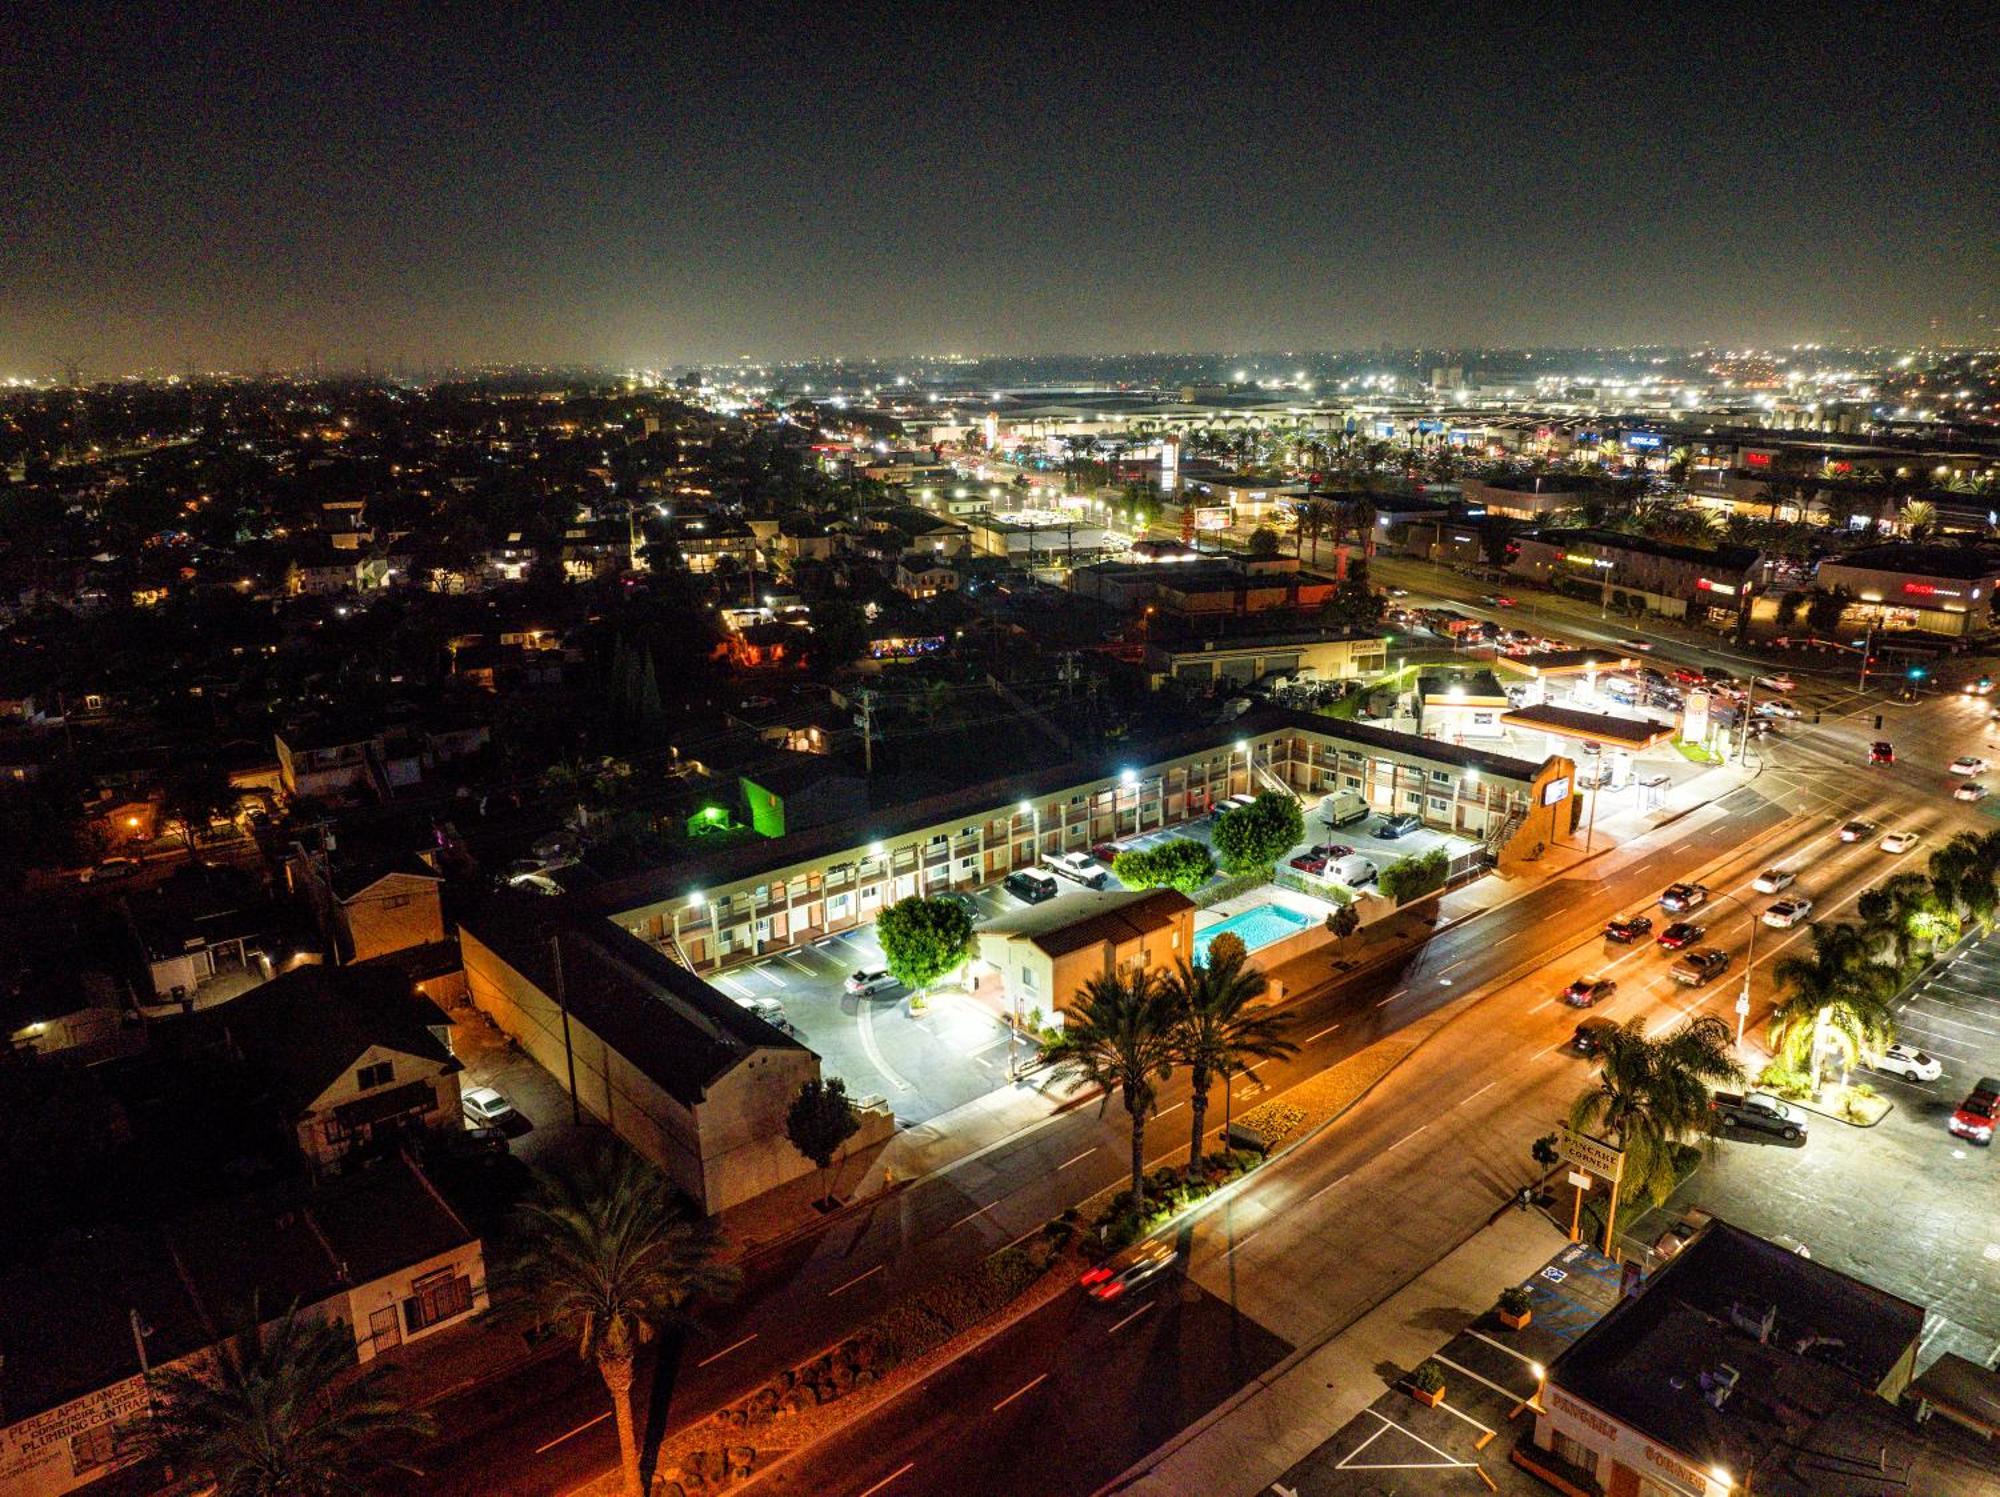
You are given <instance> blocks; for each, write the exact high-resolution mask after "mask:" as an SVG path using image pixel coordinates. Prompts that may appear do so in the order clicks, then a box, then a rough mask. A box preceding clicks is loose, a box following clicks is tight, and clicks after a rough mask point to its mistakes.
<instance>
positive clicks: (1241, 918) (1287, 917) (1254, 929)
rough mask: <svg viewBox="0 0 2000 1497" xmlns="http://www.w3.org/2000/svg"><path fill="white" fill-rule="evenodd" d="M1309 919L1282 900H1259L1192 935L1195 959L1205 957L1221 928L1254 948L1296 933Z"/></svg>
mask: <svg viewBox="0 0 2000 1497" xmlns="http://www.w3.org/2000/svg"><path fill="white" fill-rule="evenodd" d="M1311 924H1312V921H1310V920H1308V919H1307V918H1306V917H1305V916H1304V915H1301V914H1298V913H1297V912H1296V911H1293V910H1288V909H1286V908H1285V907H1284V906H1283V905H1281V904H1260V905H1255V906H1253V907H1252V908H1250V909H1247V910H1245V911H1243V913H1242V914H1240V915H1231V916H1230V917H1229V918H1228V919H1227V920H1224V921H1222V922H1221V923H1220V924H1218V925H1211V926H1210V927H1209V928H1208V929H1207V930H1204V931H1198V932H1196V933H1195V938H1194V959H1195V961H1196V962H1198V963H1203V964H1206V962H1207V961H1208V943H1209V942H1210V941H1213V940H1214V939H1215V938H1216V937H1217V936H1219V935H1221V934H1222V933H1223V932H1224V931H1228V932H1229V933H1230V934H1231V935H1233V936H1235V937H1236V938H1237V939H1238V940H1239V941H1241V942H1242V943H1243V949H1244V950H1245V951H1255V950H1256V949H1257V948H1258V947H1260V946H1269V945H1270V944H1271V943H1272V942H1273V941H1282V940H1284V939H1285V937H1286V936H1295V935H1297V934H1298V933H1299V932H1300V931H1302V930H1304V929H1305V928H1306V927H1307V926H1309V925H1311Z"/></svg>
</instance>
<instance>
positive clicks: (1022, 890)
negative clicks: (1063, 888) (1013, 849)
mask: <svg viewBox="0 0 2000 1497" xmlns="http://www.w3.org/2000/svg"><path fill="white" fill-rule="evenodd" d="M1000 887H1001V888H1003V889H1005V890H1006V891H1007V892H1008V893H1009V894H1011V895H1013V896H1014V897H1015V898H1016V899H1019V900H1022V901H1024V902H1025V903H1027V904H1040V903H1041V902H1042V901H1043V900H1045V899H1054V898H1055V897H1056V894H1057V893H1058V892H1059V891H1058V890H1057V888H1056V881H1055V878H1054V876H1053V875H1051V874H1047V873H1044V872H1042V870H1041V869H1039V868H1022V869H1018V870H1016V871H1015V872H1013V873H1010V874H1008V875H1007V876H1006V877H1005V878H1004V879H1002V880H1001V881H1000Z"/></svg>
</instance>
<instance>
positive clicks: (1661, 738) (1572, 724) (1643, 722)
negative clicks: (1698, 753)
mask: <svg viewBox="0 0 2000 1497" xmlns="http://www.w3.org/2000/svg"><path fill="white" fill-rule="evenodd" d="M1500 721H1501V723H1502V724H1503V725H1505V726H1506V727H1509V728H1527V729H1533V730H1535V731H1537V732H1542V733H1550V734H1553V735H1554V736H1555V737H1557V738H1573V739H1576V740H1578V741H1579V742H1589V743H1601V744H1604V745H1606V746H1607V747H1610V748H1621V749H1627V750H1630V751H1631V752H1633V753H1637V752H1638V751H1639V750H1641V749H1649V748H1651V747H1653V745H1654V744H1656V743H1665V742H1667V741H1668V740H1669V739H1671V738H1672V737H1673V736H1674V725H1673V724H1672V723H1663V722H1659V721H1657V720H1656V719H1654V718H1650V717H1614V716H1612V715H1611V714H1610V713H1608V712H1585V711H1583V710H1582V709H1581V708H1578V707H1551V706H1547V705H1543V706H1538V707H1517V708H1515V709H1514V710H1513V711H1512V712H1508V713H1504V714H1503V715H1502V716H1501V718H1500Z"/></svg>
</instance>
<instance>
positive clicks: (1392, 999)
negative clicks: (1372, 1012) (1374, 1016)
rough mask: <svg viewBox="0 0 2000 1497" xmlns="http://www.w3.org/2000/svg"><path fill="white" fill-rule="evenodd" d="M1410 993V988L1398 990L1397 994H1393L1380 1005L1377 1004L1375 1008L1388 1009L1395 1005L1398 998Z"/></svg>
mask: <svg viewBox="0 0 2000 1497" xmlns="http://www.w3.org/2000/svg"><path fill="white" fill-rule="evenodd" d="M1409 991H1410V990H1409V989H1408V988H1398V989H1396V991H1395V992H1393V993H1391V994H1390V995H1389V996H1388V997H1387V998H1384V999H1383V1000H1382V1001H1381V1002H1380V1003H1378V1004H1376V1005H1375V1006H1376V1007H1377V1008H1387V1007H1388V1006H1389V1005H1390V1004H1392V1003H1394V1002H1395V1001H1396V1000H1397V999H1398V998H1400V997H1402V996H1403V995H1404V994H1405V993H1407V992H1409Z"/></svg>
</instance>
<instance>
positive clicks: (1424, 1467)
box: [864, 1409, 1479, 1497]
mask: <svg viewBox="0 0 2000 1497" xmlns="http://www.w3.org/2000/svg"><path fill="white" fill-rule="evenodd" d="M1365 1412H1367V1413H1370V1414H1374V1415H1375V1417H1376V1418H1377V1419H1380V1420H1381V1421H1382V1425H1383V1427H1382V1428H1381V1429H1378V1430H1376V1431H1375V1433H1374V1434H1372V1435H1370V1436H1369V1437H1368V1438H1367V1439H1365V1440H1363V1441H1362V1442H1361V1443H1360V1444H1359V1445H1357V1446H1355V1447H1354V1449H1353V1450H1352V1451H1350V1452H1348V1454H1347V1455H1346V1456H1345V1457H1343V1458H1342V1460H1341V1462H1340V1464H1339V1465H1338V1466H1336V1467H1335V1468H1334V1469H1335V1470H1337V1471H1435V1470H1437V1469H1438V1467H1439V1465H1440V1464H1442V1465H1443V1466H1444V1467H1445V1468H1446V1469H1447V1470H1454V1471H1455V1470H1458V1469H1460V1468H1462V1467H1465V1466H1476V1465H1478V1464H1479V1462H1477V1461H1462V1460H1460V1459H1459V1458H1458V1457H1457V1456H1455V1455H1453V1454H1452V1453H1451V1452H1450V1451H1448V1450H1440V1449H1439V1448H1438V1447H1437V1446H1435V1445H1433V1444H1431V1442H1430V1441H1429V1440H1426V1439H1425V1438H1424V1437H1423V1436H1422V1435H1420V1434H1418V1433H1417V1432H1416V1431H1415V1430H1413V1429H1409V1428H1407V1427H1406V1426H1404V1425H1401V1424H1398V1423H1397V1422H1396V1421H1395V1420H1393V1419H1391V1418H1390V1417H1389V1416H1388V1415H1387V1414H1384V1413H1381V1412H1379V1411H1377V1410H1375V1409H1368V1410H1366V1411H1365ZM1392 1429H1393V1430H1395V1431H1396V1432H1397V1433H1399V1434H1401V1435H1402V1436H1403V1437H1404V1438H1406V1439H1410V1440H1415V1441H1416V1442H1417V1443H1418V1444H1419V1445H1421V1446H1423V1447H1424V1449H1426V1450H1428V1451H1430V1452H1431V1453H1432V1454H1433V1455H1435V1456H1438V1457H1439V1458H1440V1459H1439V1460H1437V1461H1384V1462H1368V1463H1366V1464H1360V1463H1356V1462H1355V1460H1354V1457H1355V1456H1357V1455H1359V1454H1361V1452H1362V1451H1364V1450H1366V1449H1367V1448H1368V1447H1369V1446H1370V1445H1373V1444H1374V1443H1375V1441H1376V1440H1377V1439H1378V1438H1379V1437H1380V1436H1382V1435H1384V1434H1386V1433H1388V1431H1390V1430H1392ZM864 1497H865V1494H864Z"/></svg>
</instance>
